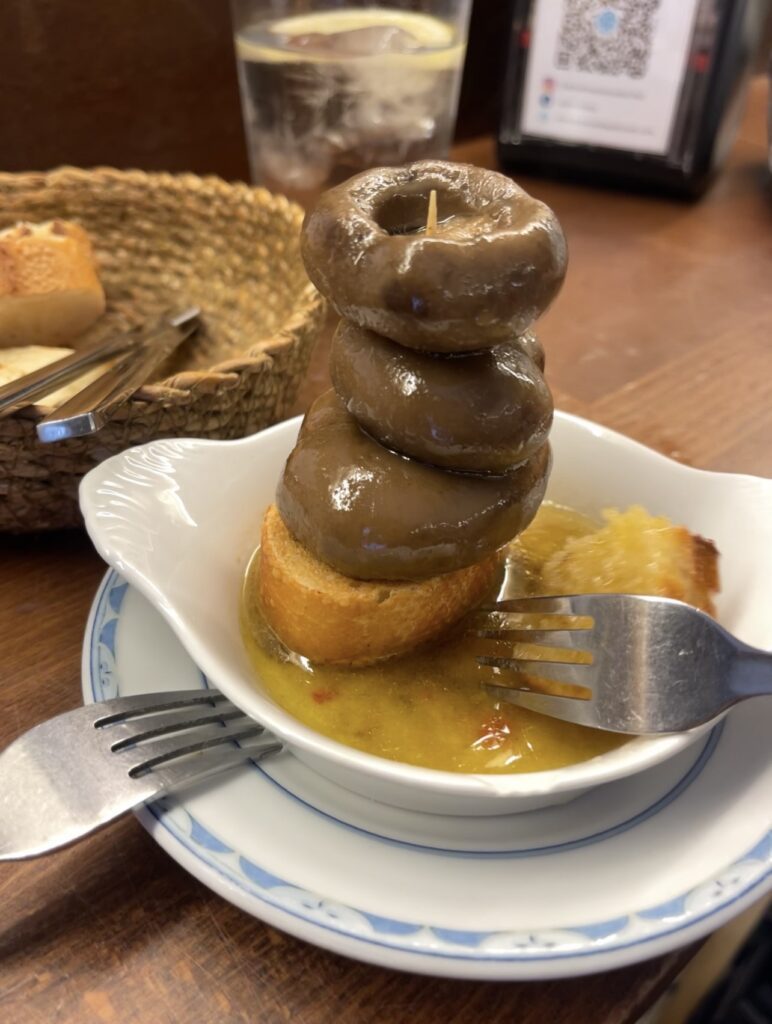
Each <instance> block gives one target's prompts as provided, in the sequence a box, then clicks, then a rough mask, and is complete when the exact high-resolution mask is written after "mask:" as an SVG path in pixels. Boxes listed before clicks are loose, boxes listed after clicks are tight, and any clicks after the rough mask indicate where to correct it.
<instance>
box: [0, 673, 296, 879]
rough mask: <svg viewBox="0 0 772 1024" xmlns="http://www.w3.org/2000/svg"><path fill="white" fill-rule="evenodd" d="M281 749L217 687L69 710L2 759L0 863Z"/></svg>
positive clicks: (25, 736)
mask: <svg viewBox="0 0 772 1024" xmlns="http://www.w3.org/2000/svg"><path fill="white" fill-rule="evenodd" d="M280 749H281V743H280V742H279V741H278V740H277V739H276V737H275V736H272V735H271V734H270V733H267V732H266V731H265V729H264V728H263V727H262V726H261V725H259V724H258V723H257V722H255V721H253V720H252V719H250V718H248V717H247V716H246V715H245V714H244V712H243V711H240V710H239V708H237V707H235V705H233V704H231V702H230V701H229V700H227V699H226V698H225V697H223V695H222V694H221V693H219V692H218V691H217V690H185V691H179V692H171V693H153V694H143V695H141V696H136V697H119V698H117V699H116V700H108V701H105V702H104V703H102V704H90V705H88V706H87V707H82V708H77V709H75V710H74V711H68V712H66V713H65V714H63V715H58V716H57V717H56V718H51V719H49V720H48V721H47V722H43V723H41V724H40V725H36V726H35V727H34V728H33V729H30V730H29V732H26V733H24V734H23V735H22V736H20V737H19V738H18V739H17V740H14V742H13V743H11V744H10V746H8V747H6V749H5V750H4V751H3V752H2V754H0V860H17V859H20V858H23V857H34V856H37V855H38V854H42V853H48V852H49V851H50V850H54V849H57V848H58V847H60V846H65V845H66V844H68V843H71V842H73V841H74V840H76V839H80V838H81V837H82V836H85V835H87V834H88V833H89V832H93V831H94V830H95V829H97V828H99V827H100V826H101V825H105V824H106V823H107V822H109V821H112V820H113V819H114V818H117V817H118V816H119V815H121V814H125V813H126V812H127V811H130V810H131V809H132V808H133V807H136V806H137V805H139V804H142V803H144V802H145V801H147V800H153V799H156V798H157V797H159V796H161V795H163V794H164V793H168V792H171V791H172V790H177V789H180V788H182V787H183V786H186V785H188V784H189V783H191V782H197V781H199V780H201V779H205V778H207V777H208V776H211V775H215V774H217V773H218V772H223V771H227V770H228V769H231V768H234V767H236V766H237V765H241V764H243V763H244V762H245V761H246V760H252V761H255V760H257V759H258V758H261V757H264V756H265V755H266V754H270V753H272V752H274V751H277V750H280Z"/></svg>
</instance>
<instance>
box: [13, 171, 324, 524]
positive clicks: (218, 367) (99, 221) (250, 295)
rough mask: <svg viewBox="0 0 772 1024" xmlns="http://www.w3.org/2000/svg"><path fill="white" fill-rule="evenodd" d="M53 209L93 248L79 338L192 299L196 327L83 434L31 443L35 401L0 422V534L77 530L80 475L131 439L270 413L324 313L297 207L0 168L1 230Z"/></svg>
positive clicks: (134, 180)
mask: <svg viewBox="0 0 772 1024" xmlns="http://www.w3.org/2000/svg"><path fill="white" fill-rule="evenodd" d="M53 217H61V218H64V219H67V220H74V221H77V222H78V223H80V224H82V225H83V227H85V228H86V230H87V231H88V232H89V234H90V235H91V238H92V241H93V243H94V248H95V252H96V256H97V259H98V264H99V271H100V276H101V278H102V283H103V284H104V287H105V291H106V293H107V312H106V313H105V315H104V317H103V318H101V319H100V321H99V322H98V323H97V324H96V325H95V326H94V327H93V328H92V330H91V331H90V332H89V335H87V336H86V337H87V338H88V337H91V336H96V335H97V334H102V333H103V332H104V331H105V330H106V329H111V328H119V327H130V326H134V325H136V324H139V323H142V322H145V321H147V320H148V319H150V318H152V317H153V316H155V315H157V314H158V313H160V312H162V311H164V310H168V309H170V308H182V307H184V306H187V305H190V304H191V303H194V304H197V305H199V306H200V307H201V309H202V328H201V329H200V330H199V332H198V333H197V335H196V336H195V338H194V339H193V340H192V341H190V342H185V343H184V345H183V346H181V348H180V349H179V350H178V352H177V353H176V354H175V355H174V356H173V357H172V358H171V359H170V360H169V361H168V362H167V363H166V364H164V365H163V366H162V367H160V368H159V370H158V371H157V373H156V376H157V378H158V379H157V382H153V383H149V384H147V385H146V386H145V387H144V388H143V389H142V390H141V391H140V392H138V394H137V395H136V396H134V397H133V398H132V399H131V401H130V402H129V403H128V404H127V405H126V406H125V407H124V408H123V409H122V410H121V411H120V412H119V414H118V415H116V417H115V419H114V420H113V421H111V422H110V423H109V424H108V425H107V426H106V427H104V428H103V429H102V430H101V431H100V432H99V433H97V434H95V435H93V436H92V437H86V438H79V439H75V440H69V441H63V442H58V443H55V444H49V445H44V444H41V443H39V442H38V441H37V438H36V434H35V423H36V421H37V420H39V419H40V418H41V417H42V416H43V415H44V414H45V412H46V411H48V410H47V409H46V408H45V407H44V406H42V405H41V406H33V407H29V408H27V409H24V410H21V411H20V412H18V413H16V414H15V415H13V416H11V417H8V418H6V419H0V531H18V532H21V531H30V530H42V529H52V528H57V527H68V526H76V525H79V523H80V521H81V520H80V514H79V511H78V505H77V487H78V482H79V480H80V478H81V477H82V476H83V474H84V473H86V472H87V471H88V470H89V469H90V468H91V467H92V466H93V465H94V464H95V463H96V462H99V461H101V460H102V459H104V458H106V457H107V456H109V455H112V454H114V453H115V452H118V451H121V450H122V449H124V448H126V447H128V446H130V445H135V444H141V443H142V442H144V441H148V440H150V439H151V438H156V437H179V436H183V435H188V436H191V435H193V436H198V437H209V438H235V437H242V436H244V435H246V434H250V433H253V432H254V431H256V430H260V429H261V428H263V427H266V426H268V425H269V424H270V423H274V422H275V421H277V420H279V419H281V418H282V417H283V416H285V415H286V413H287V411H288V410H289V408H290V406H291V404H292V402H293V400H294V398H295V395H296V393H297V389H298V385H299V383H300V381H301V379H302V377H303V374H304V372H305V370H306V367H307V365H308V360H309V356H310V353H311V348H312V346H313V342H314V339H315V337H316V335H317V333H318V331H319V328H320V326H321V325H322V322H323V318H324V304H323V301H322V299H321V297H320V296H319V295H318V293H317V292H316V291H315V290H314V288H313V287H312V286H311V285H310V283H309V282H308V279H307V277H306V275H305V272H304V270H303V265H302V263H301V260H300V248H299V229H300V222H301V218H302V211H301V210H300V208H299V207H297V206H295V205H294V204H292V203H289V202H288V201H287V200H286V199H284V198H283V197H280V196H274V195H271V194H270V193H268V192H266V191H265V190H263V189H255V188H250V187H249V186H247V185H240V184H226V183H225V182H224V181H221V180H219V179H217V178H198V177H195V176H194V175H170V174H145V173H143V172H140V171H116V170H111V169H108V168H103V169H98V170H93V171H83V170H77V169H75V168H70V167H65V168H62V169H60V170H57V171H52V172H50V173H45V174H43V173H40V174H38V173H30V174H0V229H2V228H5V227H7V226H9V225H11V224H14V223H15V222H16V221H20V220H26V221H32V222H37V221H43V220H48V219H50V218H53ZM1 355H2V352H0V356H1Z"/></svg>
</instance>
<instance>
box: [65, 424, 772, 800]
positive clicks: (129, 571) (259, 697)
mask: <svg viewBox="0 0 772 1024" xmlns="http://www.w3.org/2000/svg"><path fill="white" fill-rule="evenodd" d="M301 420H302V417H296V418H295V419H292V420H287V421H284V422H282V423H278V424H276V425H274V426H272V427H269V428H267V429H265V430H263V431H261V432H259V433H257V434H254V435H251V436H250V437H246V438H241V439H239V440H235V441H209V440H199V439H189V438H182V439H173V440H169V441H164V440H160V441H153V442H149V443H147V444H144V445H141V446H138V447H136V448H130V449H127V450H126V451H125V452H122V453H120V454H119V455H115V456H113V457H111V458H110V459H107V460H105V461H104V462H102V463H101V464H100V465H98V466H97V467H95V468H94V469H93V470H91V471H90V472H89V473H88V474H87V475H86V476H85V477H84V479H83V481H82V482H81V486H80V503H81V510H82V512H83V516H84V519H85V523H86V528H87V530H88V533H89V535H90V537H91V539H92V541H93V543H94V546H95V547H96V549H97V551H98V552H99V554H100V555H101V556H102V558H104V560H105V561H106V562H108V563H109V564H110V565H111V566H113V567H114V568H115V569H117V570H118V571H119V572H120V573H121V575H122V576H123V577H124V578H125V579H126V580H127V581H128V582H129V583H130V584H131V585H132V586H133V587H135V588H136V589H137V590H138V591H139V592H140V593H142V594H143V596H144V597H146V598H147V599H148V600H149V601H150V602H151V603H152V604H153V605H154V606H155V608H156V609H157V610H158V611H159V612H160V613H161V614H162V615H163V617H164V618H165V619H166V620H167V622H168V623H169V624H170V626H171V627H172V629H173V631H174V632H175V634H176V635H177V637H178V638H179V640H180V641H181V643H182V645H183V647H184V648H185V649H186V651H187V652H188V654H189V655H190V656H191V657H192V659H193V661H194V662H195V663H196V665H197V666H198V667H199V668H200V669H201V671H202V672H203V673H204V675H205V676H206V677H207V678H208V679H209V680H210V681H211V682H212V683H213V684H214V685H215V686H216V687H217V688H218V689H220V690H221V691H222V692H223V693H224V694H225V695H226V696H227V697H228V698H229V699H230V700H232V701H233V703H234V704H236V705H237V706H239V707H240V708H241V709H242V710H243V711H245V712H246V713H247V714H248V715H250V716H251V717H252V718H254V719H256V720H258V721H259V722H261V723H262V724H263V725H265V726H266V728H268V729H270V730H271V731H272V732H274V733H275V734H276V735H277V736H279V737H280V738H281V739H282V740H284V741H285V742H286V743H287V745H288V747H289V748H290V749H295V748H297V749H299V750H300V751H301V752H305V753H308V754H309V755H312V756H313V757H314V758H317V759H319V760H320V761H322V762H325V761H326V762H329V763H330V764H332V765H335V766H337V767H338V768H340V769H342V770H343V771H344V772H346V773H348V772H355V773H357V774H358V775H359V776H360V778H361V777H363V776H369V777H371V778H373V779H379V780H383V781H384V782H386V783H391V784H393V783H396V784H399V785H400V786H405V785H407V786H409V787H415V788H417V789H419V790H425V791H427V792H432V793H435V794H440V793H444V794H447V795H448V796H449V797H453V796H458V797H459V798H466V799H468V798H469V797H476V798H483V799H484V798H494V799H495V800H496V802H498V801H499V800H500V799H501V798H515V797H532V796H538V795H546V794H566V793H570V792H572V791H577V792H580V791H584V790H586V789H588V788H590V787H594V786H596V785H600V784H603V783H606V782H611V781H613V780H614V779H618V778H621V777H624V776H628V775H630V774H633V773H636V772H639V771H642V770H645V769H646V768H649V767H651V766H653V765H655V764H658V763H659V762H661V761H663V760H665V759H666V758H669V757H671V756H673V755H674V754H676V753H677V752H678V751H680V750H682V749H684V747H686V746H688V745H689V744H690V743H692V742H693V741H694V740H695V739H696V738H697V737H698V736H700V735H702V734H704V732H705V731H706V729H707V728H709V727H710V725H711V724H713V723H710V724H708V725H706V726H702V727H700V728H698V729H695V730H692V731H690V732H688V733H678V734H670V735H666V736H658V737H638V738H635V739H633V740H631V741H630V742H628V743H627V744H625V745H623V746H622V747H619V748H616V749H615V750H613V751H610V752H608V753H605V754H601V755H598V756H596V757H594V758H591V759H589V760H586V761H582V762H578V763H576V764H573V765H568V766H566V767H563V768H556V769H550V770H546V771H537V772H523V773H511V774H509V773H507V774H482V773H480V774H472V773H456V772H449V771H440V770H435V769H429V768H421V767H417V766H413V765H409V764H406V763H404V762H400V761H391V760H388V759H386V758H381V757H378V756H376V755H373V754H368V753H366V752H364V751H360V750H356V749H355V748H352V747H348V746H346V745H344V744H342V743H340V742H338V741H336V740H333V739H330V738H328V737H326V736H324V735H322V734H321V733H318V732H316V731H315V730H313V729H311V728H309V727H308V726H306V725H304V724H303V723H302V722H300V721H299V720H298V719H296V718H295V717H294V716H292V715H290V714H289V713H288V712H286V711H284V710H283V709H282V708H280V707H279V706H278V705H277V704H275V703H274V702H273V701H272V700H271V699H270V698H268V697H266V696H264V695H263V694H261V693H260V692H259V690H258V689H257V688H256V686H255V679H254V676H252V678H245V676H244V674H242V673H234V672H233V671H232V670H229V669H228V668H227V667H226V666H224V665H223V663H222V661H221V659H220V658H219V656H218V652H217V651H216V650H215V649H213V646H212V645H211V644H210V643H207V642H205V641H204V640H203V639H202V638H201V636H200V635H199V633H198V632H197V631H196V630H195V629H194V628H192V627H191V625H190V622H189V621H187V618H186V616H185V615H184V614H181V613H180V611H179V609H178V608H177V607H176V605H175V603H174V602H173V601H171V600H170V599H169V597H168V595H167V593H165V591H164V588H163V586H160V585H159V583H158V582H157V581H156V579H155V578H154V577H153V574H152V571H148V569H147V568H144V569H143V568H142V567H141V566H140V565H138V564H137V563H136V561H133V560H132V558H131V557H127V549H126V546H125V539H124V542H123V543H122V538H121V533H120V529H119V530H118V531H117V532H116V530H115V529H114V527H115V525H116V524H115V523H114V522H112V521H111V520H113V519H115V518H116V516H115V514H114V512H112V511H109V510H108V508H107V507H106V503H105V495H111V496H112V497H113V498H114V497H115V493H116V492H115V491H114V490H111V487H113V486H114V485H113V484H111V478H112V477H114V476H115V475H116V474H118V475H119V476H120V474H121V471H122V470H124V471H125V470H126V468H127V460H131V459H132V458H133V459H134V461H136V460H137V459H138V458H139V459H140V460H141V459H142V458H145V457H147V456H148V455H151V456H152V455H153V450H154V449H156V450H157V451H162V450H163V451H164V453H165V454H168V453H169V452H170V451H171V450H172V448H166V449H163V447H161V448H159V446H174V448H175V450H179V451H180V452H181V453H184V454H182V455H181V456H180V457H182V458H186V457H196V455H197V454H199V453H201V452H206V451H207V450H211V449H213V448H217V449H224V448H228V449H229V450H230V451H231V452H239V454H241V453H242V452H243V453H244V454H245V455H246V453H248V456H247V457H248V458H249V459H250V460H259V458H260V454H261V451H262V452H265V451H266V450H267V449H269V448H271V447H276V446H277V445H278V447H279V449H280V450H282V451H283V452H284V455H283V456H282V460H283V458H286V454H287V453H288V452H289V450H290V448H291V447H292V443H294V438H295V436H296V434H297V431H298V429H299V426H300V423H301ZM555 427H556V428H557V432H558V433H559V434H561V435H562V434H564V433H566V432H567V436H568V435H576V436H577V437H578V436H580V435H581V436H582V437H583V439H584V441H585V442H586V441H587V440H588V439H591V440H592V444H593V445H594V444H595V443H597V444H599V445H600V446H601V447H608V448H609V450H611V449H617V450H621V451H624V452H625V454H626V457H629V458H630V459H637V460H639V461H640V462H641V465H642V464H643V462H646V463H647V464H648V466H649V467H650V468H651V467H654V468H655V470H656V472H657V474H661V475H662V476H663V477H665V476H667V475H670V476H671V478H674V477H680V478H682V479H686V478H688V479H689V480H690V481H691V482H693V483H694V484H695V485H698V484H705V485H707V484H708V483H710V484H715V483H717V482H718V483H720V485H721V486H722V487H724V488H727V485H731V486H730V487H728V490H727V493H731V492H732V491H737V490H738V489H744V490H745V491H747V492H748V493H749V494H752V495H754V496H755V497H757V498H758V499H759V500H758V503H757V506H754V507H762V508H763V509H765V510H766V511H767V512H768V513H769V514H770V518H772V481H769V480H765V479H762V478H760V477H753V476H747V475H740V474H729V473H717V472H711V471H706V470H699V469H694V468H692V467H689V466H685V465H683V464H681V463H678V462H675V461H674V460H672V459H669V458H668V457H666V456H664V455H662V454H660V453H658V452H656V451H654V450H652V449H650V448H648V447H646V446H645V445H642V444H640V443H639V442H636V441H633V440H632V439H630V438H628V437H625V436H624V435H622V434H619V433H617V432H615V431H613V430H610V429H609V428H606V427H602V426H600V425H598V424H596V423H593V422H591V421H589V420H585V419H582V418H581V417H578V416H575V415H573V414H570V413H564V412H557V413H556V418H555ZM553 437H554V432H553ZM553 445H554V440H553ZM559 457H560V447H559V445H558V447H557V449H556V459H555V461H556V463H557V462H558V459H559ZM274 461H275V460H274ZM253 467H254V461H253ZM128 475H129V477H130V476H131V473H129V474H128ZM143 486H144V485H143ZM146 494H147V492H145V494H144V495H143V497H146ZM548 497H550V494H549V492H548ZM642 503H643V504H646V502H645V500H642ZM603 504H604V503H600V505H601V506H602V505H603ZM595 509H596V511H597V509H598V504H596V505H595ZM160 510H161V509H160V506H159V511H160ZM649 510H650V511H651V512H654V513H656V512H658V511H659V510H658V509H657V508H655V507H650V508H649ZM122 515H123V516H124V522H128V523H131V507H130V506H129V512H128V515H127V513H126V509H125V508H124V511H123V513H122ZM255 518H256V519H257V521H258V522H259V520H260V519H261V518H262V510H261V512H260V514H259V515H258V516H256V517H255ZM208 525H209V528H210V529H214V530H216V529H217V525H216V524H214V523H210V524H208ZM686 525H687V526H689V525H690V524H689V523H688V522H687V523H686ZM205 528H206V526H205ZM769 541H770V542H772V530H771V531H770V536H769ZM223 543H226V542H225V541H223ZM253 549H254V546H253V547H252V548H251V549H250V550H249V551H248V552H245V554H244V557H243V558H242V563H243V564H242V567H241V572H242V573H243V567H244V565H245V564H246V560H248V557H249V555H251V553H252V550H253ZM769 572H770V575H772V564H771V565H770V569H769ZM754 641H755V642H756V643H757V644H761V643H764V644H768V643H770V641H772V637H766V638H765V639H764V640H763V641H762V640H760V639H759V638H758V637H753V638H751V640H750V642H754ZM336 778H340V776H336ZM351 788H356V789H358V790H359V791H360V792H364V791H365V787H364V786H363V785H362V784H361V782H360V783H359V784H358V785H357V786H352V787H351ZM394 802H395V803H396V802H397V801H394ZM485 813H487V812H485Z"/></svg>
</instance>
